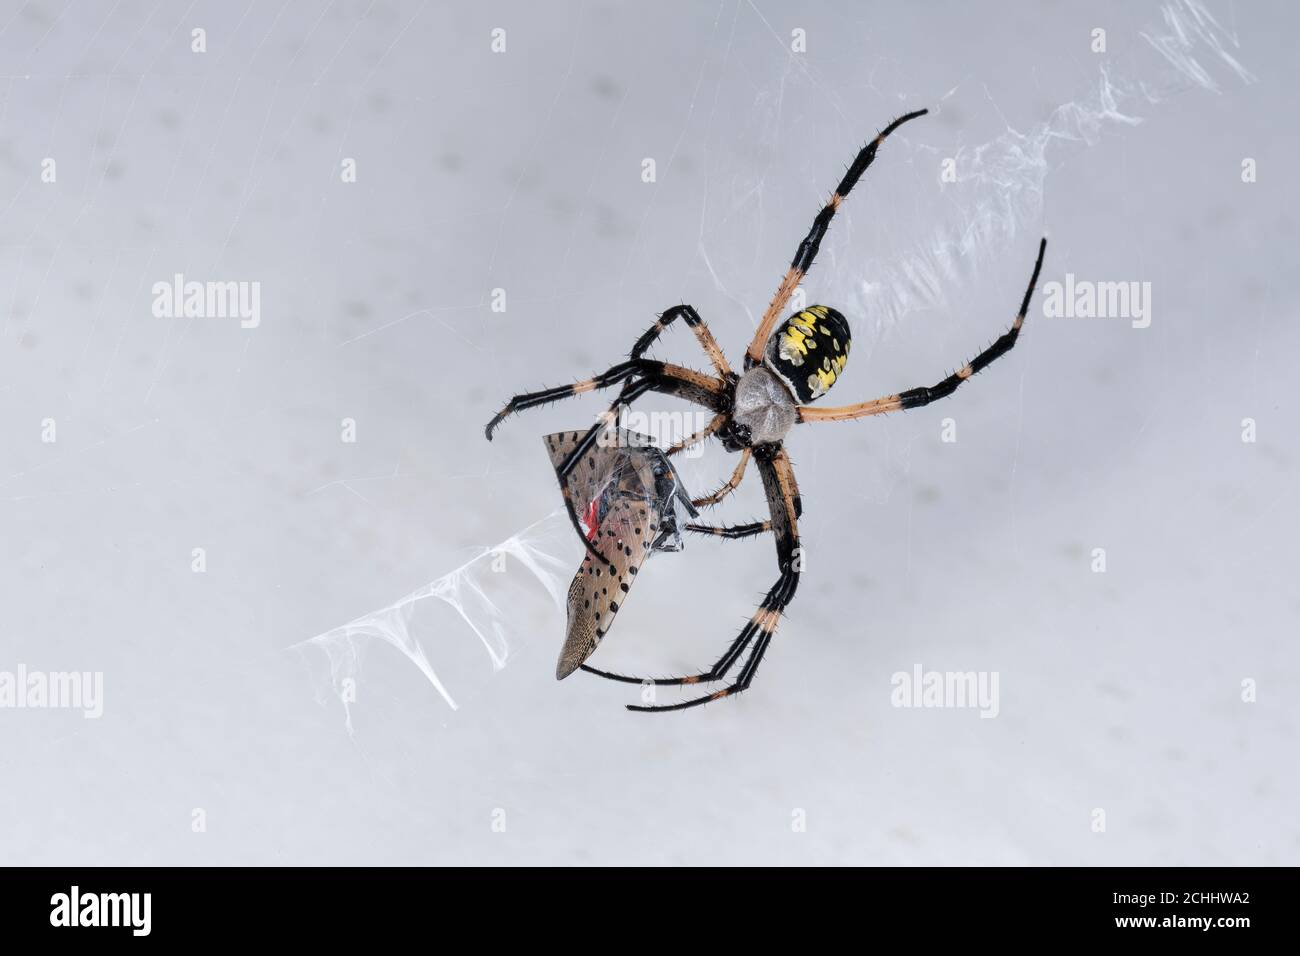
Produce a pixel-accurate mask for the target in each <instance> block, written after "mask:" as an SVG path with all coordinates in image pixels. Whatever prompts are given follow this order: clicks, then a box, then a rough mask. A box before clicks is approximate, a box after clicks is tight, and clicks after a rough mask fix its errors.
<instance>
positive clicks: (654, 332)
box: [629, 305, 731, 379]
mask: <svg viewBox="0 0 1300 956" xmlns="http://www.w3.org/2000/svg"><path fill="white" fill-rule="evenodd" d="M679 317H680V318H681V319H682V320H684V321H685V322H686V324H687V325H688V326H689V327H690V329H691V331H692V332H694V333H695V338H696V339H698V340H699V343H700V347H701V348H703V349H704V352H705V354H707V355H708V356H709V361H710V362H712V363H713V368H714V371H716V372H717V373H718V377H719V378H724V379H725V378H726V377H727V376H729V375H730V374H731V366H729V365H728V364H727V358H726V356H725V355H723V354H722V348H721V347H720V346H719V345H718V343H717V341H716V340H715V339H714V338H713V333H712V332H710V331H709V327H708V326H707V325H705V324H704V320H703V319H702V318H700V314H699V313H698V312H696V311H695V309H694V307H693V306H689V305H675V306H673V307H672V308H671V309H669V310H668V311H667V312H665V313H664V314H663V315H661V316H659V320H658V321H657V322H655V324H654V325H652V326H650V328H648V329H646V331H645V333H644V334H643V335H642V336H641V337H640V338H639V339H637V340H636V344H635V345H633V346H632V352H631V354H630V356H629V357H630V358H633V359H639V358H640V357H641V356H642V355H644V354H645V353H646V350H647V349H649V348H650V346H652V345H654V343H655V340H656V339H658V338H659V334H660V333H661V332H663V330H664V329H666V328H668V326H670V325H672V324H673V320H674V319H677V318H679Z"/></svg>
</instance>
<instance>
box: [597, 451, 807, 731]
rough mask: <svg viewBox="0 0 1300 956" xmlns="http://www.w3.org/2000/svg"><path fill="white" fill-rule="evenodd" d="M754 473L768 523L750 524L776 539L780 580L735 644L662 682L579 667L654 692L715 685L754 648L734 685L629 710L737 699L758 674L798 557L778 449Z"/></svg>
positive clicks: (785, 467)
mask: <svg viewBox="0 0 1300 956" xmlns="http://www.w3.org/2000/svg"><path fill="white" fill-rule="evenodd" d="M759 470H760V472H761V473H762V475H763V484H764V487H765V488H766V489H767V500H768V508H769V511H770V512H771V514H772V518H771V521H769V522H756V524H760V525H763V524H766V525H770V527H771V530H772V531H773V532H774V533H775V535H776V542H777V544H776V548H777V559H778V563H779V564H780V566H781V576H780V577H779V578H778V579H777V581H776V583H775V584H774V585H772V587H771V589H770V590H769V591H768V592H767V596H766V597H765V598H764V599H763V603H762V604H761V605H760V606H759V608H758V610H757V611H755V612H754V614H753V616H752V617H751V618H750V619H749V621H748V622H747V623H746V624H745V626H744V628H742V629H741V631H740V633H739V634H738V635H737V636H736V638H735V640H733V641H732V642H731V646H730V647H728V648H727V652H726V653H725V654H723V655H722V657H721V658H720V659H719V660H718V662H717V663H715V664H714V665H713V666H712V667H711V668H709V670H708V671H706V672H705V673H703V674H694V675H690V676H687V677H665V678H657V679H651V680H648V681H643V680H641V679H640V678H635V677H627V676H624V675H622V674H611V673H609V672H607V671H599V670H596V669H595V668H592V667H586V666H584V667H583V670H586V671H588V672H589V673H593V674H596V675H598V676H600V677H606V678H608V679H610V680H616V681H622V682H624V683H631V684H642V683H650V684H654V685H656V686H660V687H664V686H681V685H687V684H698V683H709V682H713V681H718V680H721V679H722V678H723V677H725V676H726V675H727V673H728V672H729V671H730V670H731V668H732V667H733V666H734V665H735V663H736V661H737V660H739V658H740V657H741V655H742V654H744V653H745V650H746V648H747V647H749V645H750V644H751V642H752V643H753V645H754V647H753V650H752V651H751V652H750V655H749V658H748V659H747V660H746V661H745V664H744V666H743V667H741V669H740V673H739V674H738V675H737V678H736V682H735V683H734V684H732V685H730V686H729V687H726V688H724V689H723V690H720V691H716V692H715V693H713V694H708V695H706V696H704V697H697V698H694V699H692V700H687V701H683V702H682V703H679V704H665V705H658V706H638V705H631V706H629V707H628V709H629V710H636V711H653V712H658V711H669V710H684V709H686V708H688V707H696V706H699V705H700V704H707V703H708V702H710V701H713V700H720V699H721V698H723V697H729V696H731V695H732V694H738V693H740V692H741V691H743V690H745V689H747V688H748V687H749V685H750V683H751V682H752V681H753V679H754V674H755V673H756V672H757V671H758V665H759V663H760V662H761V661H762V659H763V655H764V654H765V653H766V651H767V646H768V644H769V643H770V641H771V639H772V634H773V633H774V632H775V631H776V626H777V623H778V622H779V621H780V619H781V614H782V612H783V611H784V610H785V608H786V606H787V605H788V604H789V603H790V601H791V600H792V599H793V598H794V594H795V590H796V589H797V588H798V586H799V575H800V572H801V565H802V561H801V560H800V555H799V532H798V526H797V518H796V515H795V504H794V496H795V491H794V474H793V472H792V471H791V469H790V460H789V458H788V457H787V456H786V454H785V452H784V451H783V450H781V448H780V447H779V446H766V449H765V452H764V453H763V454H762V455H761V456H760V457H759Z"/></svg>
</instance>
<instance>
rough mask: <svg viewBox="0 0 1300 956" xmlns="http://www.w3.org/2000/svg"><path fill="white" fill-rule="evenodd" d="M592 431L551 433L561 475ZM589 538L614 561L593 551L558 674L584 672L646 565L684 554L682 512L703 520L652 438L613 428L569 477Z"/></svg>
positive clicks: (579, 584)
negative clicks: (657, 557) (662, 554)
mask: <svg viewBox="0 0 1300 956" xmlns="http://www.w3.org/2000/svg"><path fill="white" fill-rule="evenodd" d="M584 434H585V432H559V433H557V434H554V435H547V436H546V450H547V451H548V452H549V453H550V456H551V464H552V465H554V466H555V468H556V469H557V470H558V469H559V467H560V466H561V465H562V464H564V461H565V460H566V459H567V458H568V456H569V455H570V453H571V452H572V451H573V450H574V449H575V448H576V447H577V446H578V443H579V442H580V441H581V440H582V437H583V435H584ZM569 492H570V494H571V495H573V501H574V505H575V507H576V508H577V511H578V514H579V516H580V520H581V523H582V530H583V533H584V534H585V535H586V538H587V540H588V541H591V542H598V543H599V547H600V552H601V554H603V555H606V556H607V560H606V561H597V560H596V558H595V557H594V556H593V555H592V554H591V553H590V551H589V552H588V553H587V555H586V557H585V559H584V560H583V562H582V565H581V566H580V567H579V568H578V573H577V574H576V575H574V578H573V583H572V584H570V585H569V597H568V627H567V630H566V633H565V638H564V646H563V648H561V650H560V659H559V662H558V663H557V664H556V666H555V676H556V677H557V678H559V679H563V678H565V677H568V676H569V675H570V674H572V673H573V672H574V671H575V670H577V669H578V668H579V667H580V666H582V663H583V662H584V661H585V660H586V659H587V658H588V657H590V656H591V655H592V652H594V651H595V650H596V648H597V647H598V646H599V645H600V642H601V639H602V638H604V636H605V635H606V634H607V633H608V632H609V628H610V626H611V625H612V624H613V622H614V615H615V614H617V613H618V611H619V608H621V607H622V606H623V602H624V601H625V600H626V599H627V594H628V591H630V590H631V588H632V582H634V581H635V580H636V576H637V573H638V572H639V571H640V569H641V565H642V564H643V563H644V562H645V559H646V558H648V557H649V556H650V555H651V554H653V553H654V552H656V551H678V550H680V549H681V540H682V539H681V524H682V515H689V516H690V517H692V518H693V517H696V516H697V515H698V512H697V511H696V510H695V507H694V505H692V504H691V500H690V498H689V497H687V495H686V493H685V492H684V491H683V490H682V484H681V481H680V480H679V479H678V477H677V472H676V470H675V469H674V468H673V466H672V464H671V463H670V462H669V460H668V458H667V456H666V455H665V454H664V453H663V452H662V451H660V450H659V449H658V448H656V447H654V444H653V442H652V440H651V439H650V438H649V437H647V436H645V435H640V434H637V433H636V432H630V431H627V430H626V429H623V428H615V429H611V430H610V431H609V432H607V433H606V434H605V436H604V438H602V440H601V441H600V442H597V443H595V444H594V445H593V446H592V447H591V449H590V450H589V451H587V452H586V453H585V454H584V455H583V457H582V458H581V459H580V460H579V462H578V467H577V469H576V470H575V471H574V472H573V475H572V477H571V478H570V480H569Z"/></svg>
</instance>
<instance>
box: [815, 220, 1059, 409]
mask: <svg viewBox="0 0 1300 956" xmlns="http://www.w3.org/2000/svg"><path fill="white" fill-rule="evenodd" d="M1046 251H1047V240H1046V239H1043V240H1042V241H1041V242H1040V243H1039V244H1038V260H1037V261H1036V262H1035V263H1034V272H1033V275H1031V276H1030V277H1029V288H1028V289H1026V290H1025V297H1024V299H1023V300H1022V301H1021V303H1020V311H1019V312H1018V313H1017V314H1016V318H1015V321H1014V322H1012V323H1011V328H1010V329H1008V330H1007V331H1006V332H1004V333H1002V335H1000V336H998V338H997V340H996V341H995V342H994V343H993V344H992V345H990V346H989V347H988V348H986V349H985V350H984V351H983V352H981V353H980V354H979V355H977V356H975V358H973V359H971V360H970V361H969V362H967V363H966V364H965V365H963V366H962V367H961V368H959V369H958V370H957V371H955V372H953V373H952V374H951V375H949V376H948V377H947V378H945V379H944V380H943V381H941V382H939V383H938V384H937V385H932V386H930V387H929V388H925V387H922V388H909V389H908V390H907V391H905V392H899V393H898V394H896V395H886V396H885V397H884V398H877V399H874V400H873V401H870V402H859V403H858V404H856V405H840V406H838V407H836V408H812V407H810V406H807V405H800V406H799V410H798V415H799V421H801V422H844V421H851V420H852V419H855V418H865V417H867V416H868V415H880V414H882V413H884V412H896V411H899V410H901V409H908V408H920V407H921V406H923V405H929V404H930V403H931V402H935V401H938V400H939V399H941V398H944V397H946V396H948V395H951V394H952V393H953V392H955V391H957V386H959V385H961V383H962V382H964V381H966V380H967V379H969V378H970V377H971V376H972V375H974V374H975V373H976V372H981V371H983V370H984V369H986V368H988V366H989V365H990V364H992V363H993V361H994V360H995V359H998V358H1001V357H1002V356H1003V355H1006V354H1007V353H1008V352H1010V351H1011V349H1012V347H1013V346H1014V345H1015V344H1016V339H1017V338H1018V337H1019V335H1020V327H1021V326H1022V325H1024V323H1025V314H1026V313H1027V312H1028V311H1029V300H1030V299H1031V298H1033V295H1034V286H1036V285H1037V284H1038V274H1039V272H1040V271H1041V270H1042V268H1043V254H1044V253H1045V252H1046Z"/></svg>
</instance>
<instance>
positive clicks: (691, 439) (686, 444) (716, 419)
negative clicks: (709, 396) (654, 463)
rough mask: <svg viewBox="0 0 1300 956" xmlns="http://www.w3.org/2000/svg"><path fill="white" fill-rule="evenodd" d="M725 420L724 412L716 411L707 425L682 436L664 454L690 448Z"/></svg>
mask: <svg viewBox="0 0 1300 956" xmlns="http://www.w3.org/2000/svg"><path fill="white" fill-rule="evenodd" d="M726 420H727V416H726V414H725V413H723V412H718V414H716V415H714V416H713V420H712V421H710V422H709V423H708V424H707V425H705V426H704V427H703V428H701V429H700V430H699V431H697V432H696V433H695V434H694V435H689V436H687V437H686V438H683V439H682V440H681V441H679V442H677V443H675V444H673V445H671V446H670V447H669V448H668V449H667V450H666V451H665V452H664V454H666V455H676V454H677V453H678V452H681V451H685V450H686V449H687V448H690V447H691V446H692V445H698V444H699V443H700V442H702V441H704V439H706V438H708V437H709V436H710V435H712V434H713V433H714V432H716V431H717V430H718V429H719V428H721V427H722V426H723V424H724V423H725V422H726ZM692 504H694V502H692Z"/></svg>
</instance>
